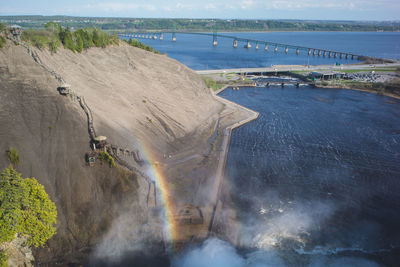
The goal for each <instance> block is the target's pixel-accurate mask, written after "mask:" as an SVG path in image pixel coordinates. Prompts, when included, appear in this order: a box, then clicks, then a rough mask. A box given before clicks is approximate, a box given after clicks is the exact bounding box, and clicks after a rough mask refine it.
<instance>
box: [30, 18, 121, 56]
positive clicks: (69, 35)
mask: <svg viewBox="0 0 400 267" xmlns="http://www.w3.org/2000/svg"><path fill="white" fill-rule="evenodd" d="M22 40H23V41H26V42H28V43H30V44H32V45H34V46H36V47H38V48H41V49H42V48H45V47H48V48H49V49H50V50H51V51H52V52H56V51H57V49H58V47H59V46H60V45H61V44H63V46H64V48H66V49H69V50H71V51H74V52H75V51H77V52H79V53H80V52H82V51H83V49H88V48H90V47H94V46H96V47H103V48H105V47H107V46H109V45H113V44H116V45H118V44H119V38H118V36H117V35H115V34H114V35H108V34H107V33H105V32H103V31H102V30H100V29H97V28H85V29H78V30H76V31H72V30H71V29H70V28H69V27H67V28H63V27H62V26H61V25H60V24H58V23H56V22H48V23H46V24H45V29H42V30H25V31H23V32H22Z"/></svg>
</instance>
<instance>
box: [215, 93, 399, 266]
mask: <svg viewBox="0 0 400 267" xmlns="http://www.w3.org/2000/svg"><path fill="white" fill-rule="evenodd" d="M221 96H223V97H225V98H227V99H229V100H232V101H234V102H236V103H239V104H241V105H244V106H247V107H249V108H251V109H254V110H256V111H258V112H260V117H259V118H258V120H256V121H254V122H251V123H249V124H247V125H245V126H244V127H241V128H239V129H236V130H234V131H233V134H232V139H231V144H230V151H229V157H228V162H227V166H226V176H227V179H229V181H230V182H231V183H232V184H233V185H234V187H233V191H232V195H233V198H234V202H235V204H236V205H237V210H239V219H240V221H241V222H242V225H243V227H242V231H241V234H242V241H241V242H242V246H244V247H246V248H253V249H255V251H258V252H259V253H260V252H273V253H276V254H277V255H279V257H278V256H277V257H276V259H278V260H281V261H282V265H283V266H285V265H287V266H306V265H309V264H313V263H315V262H316V261H317V260H320V261H322V262H319V264H317V266H320V265H328V263H329V262H334V261H338V260H339V263H340V260H342V259H343V257H345V258H346V257H347V258H348V257H351V258H352V259H353V260H354V262H353V263H354V264H356V265H357V264H360V266H365V263H368V264H372V265H371V266H376V265H374V264H375V263H377V264H383V265H389V266H396V264H398V262H400V249H399V246H400V230H399V226H400V213H399V210H400V181H399V179H400V102H399V101H398V100H394V99H392V98H388V97H383V96H378V95H375V94H370V93H364V92H359V91H351V90H338V89H330V90H327V89H315V88H310V87H308V86H304V87H300V88H299V89H297V88H295V87H289V86H288V87H286V88H280V87H271V88H260V87H259V88H242V89H241V90H239V91H233V90H231V89H228V90H225V91H224V92H223V93H222V94H221ZM264 263H265V264H267V263H268V262H264ZM361 263H363V264H361ZM354 264H350V266H354ZM339 265H340V264H339ZM267 266H269V265H267ZM272 266H274V265H272ZM278 266H281V265H278ZM367 266H368V265H367Z"/></svg>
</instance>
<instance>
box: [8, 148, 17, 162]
mask: <svg viewBox="0 0 400 267" xmlns="http://www.w3.org/2000/svg"><path fill="white" fill-rule="evenodd" d="M7 156H8V160H9V161H10V162H11V163H12V164H13V165H14V166H17V165H18V163H19V153H18V150H16V149H15V148H12V147H10V148H9V149H8V150H7Z"/></svg>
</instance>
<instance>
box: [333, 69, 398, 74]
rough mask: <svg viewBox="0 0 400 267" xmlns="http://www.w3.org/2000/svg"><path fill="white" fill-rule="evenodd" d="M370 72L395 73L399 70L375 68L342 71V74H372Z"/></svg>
mask: <svg viewBox="0 0 400 267" xmlns="http://www.w3.org/2000/svg"><path fill="white" fill-rule="evenodd" d="M370 71H379V72H393V71H397V69H396V68H373V69H351V70H340V72H344V73H357V72H370Z"/></svg>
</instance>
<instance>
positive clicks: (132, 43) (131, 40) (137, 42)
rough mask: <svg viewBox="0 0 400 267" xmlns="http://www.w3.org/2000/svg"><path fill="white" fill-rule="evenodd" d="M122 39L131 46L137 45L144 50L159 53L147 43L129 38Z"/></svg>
mask: <svg viewBox="0 0 400 267" xmlns="http://www.w3.org/2000/svg"><path fill="white" fill-rule="evenodd" d="M124 41H125V42H127V43H128V44H129V45H131V46H134V47H138V48H141V49H144V50H146V51H149V52H153V53H155V54H160V52H159V51H157V50H155V49H154V48H153V47H151V46H149V45H145V44H143V43H141V42H139V41H138V40H136V39H129V41H126V40H124Z"/></svg>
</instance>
